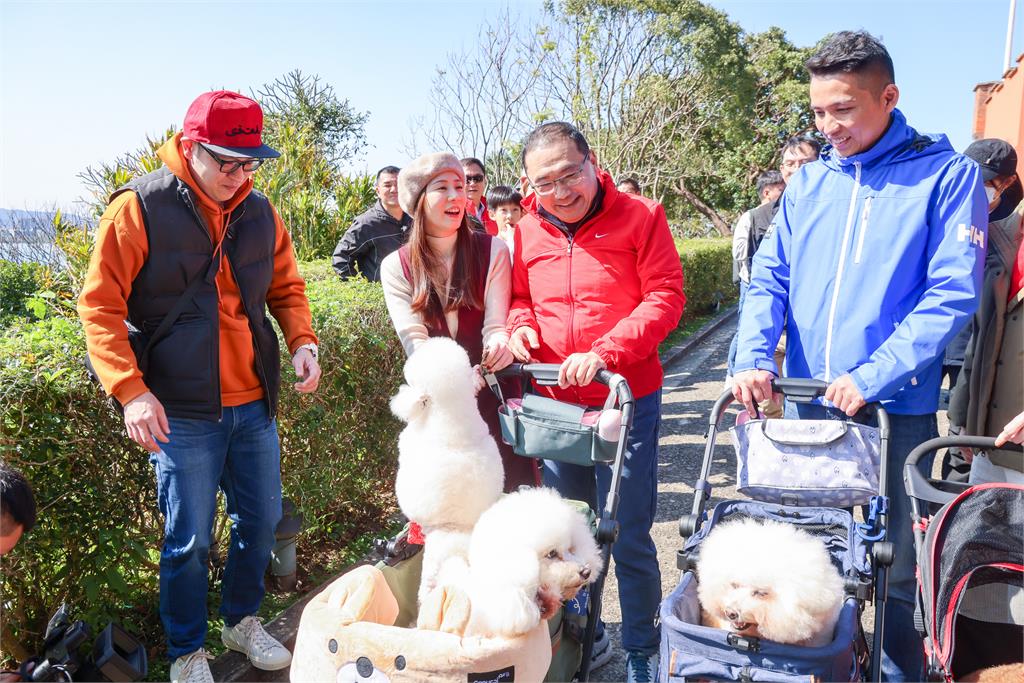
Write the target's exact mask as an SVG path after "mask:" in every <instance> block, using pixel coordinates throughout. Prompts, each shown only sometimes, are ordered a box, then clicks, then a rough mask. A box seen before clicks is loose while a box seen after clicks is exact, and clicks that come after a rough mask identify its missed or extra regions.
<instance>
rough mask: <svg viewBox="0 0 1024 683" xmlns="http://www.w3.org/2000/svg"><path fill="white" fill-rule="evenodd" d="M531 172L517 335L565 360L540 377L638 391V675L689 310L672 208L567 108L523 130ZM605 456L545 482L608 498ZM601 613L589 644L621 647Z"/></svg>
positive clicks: (631, 550)
mask: <svg viewBox="0 0 1024 683" xmlns="http://www.w3.org/2000/svg"><path fill="white" fill-rule="evenodd" d="M521 161H522V164H523V173H524V176H523V181H524V182H528V183H529V184H530V186H531V187H532V188H533V191H534V192H533V194H532V195H531V196H529V197H527V198H526V200H525V201H524V202H523V204H524V211H525V214H524V215H523V218H522V219H521V220H520V221H519V225H518V229H517V230H516V233H515V248H514V250H513V251H514V256H513V263H512V305H511V309H510V311H509V317H508V322H507V328H508V331H509V333H510V336H511V338H510V341H509V348H510V349H511V350H512V353H513V354H514V355H515V356H516V357H517V358H518V359H519V360H520V361H523V362H540V363H558V364H560V369H559V377H558V386H557V387H537V391H538V392H539V393H542V394H544V395H547V396H550V397H552V398H554V399H556V400H559V401H566V402H570V403H576V404H583V405H588V406H597V407H600V406H601V405H602V404H603V403H604V400H605V398H606V397H607V394H608V389H607V388H606V387H604V386H602V385H599V384H596V383H593V379H594V377H595V376H596V375H597V372H598V371H599V370H602V369H606V368H607V369H608V370H611V371H612V372H616V373H619V374H621V375H622V376H624V377H625V378H626V380H627V381H628V382H629V386H630V388H631V389H632V390H633V395H634V396H635V397H636V404H635V412H634V418H633V426H632V429H631V430H630V433H629V442H628V444H627V450H626V461H625V464H624V467H623V477H622V479H621V483H620V489H619V493H620V497H621V500H622V504H621V505H620V506H619V508H618V517H617V519H618V522H619V525H620V530H619V536H618V540H617V541H616V542H615V545H614V546H613V547H612V555H613V556H614V558H615V573H616V576H617V578H618V582H619V604H620V606H621V609H622V648H623V649H624V650H625V651H626V674H627V680H629V681H649V680H652V679H653V677H654V676H655V675H656V673H657V669H658V665H657V659H658V655H657V652H658V646H659V635H658V628H657V625H656V618H657V614H658V605H659V603H660V602H661V576H660V572H659V569H658V558H657V552H656V550H655V546H654V542H653V540H652V539H651V526H652V525H653V523H654V512H655V507H656V505H657V488H658V472H657V465H658V430H659V426H660V424H661V384H662V369H661V362H660V361H659V359H658V344H660V343H661V342H662V341H663V340H664V339H665V337H666V336H667V335H668V333H669V332H671V331H672V330H673V329H675V327H676V325H677V324H678V323H679V318H680V316H681V315H682V313H683V304H684V302H685V297H684V296H683V274H682V269H681V267H680V264H679V255H678V253H677V252H676V249H675V244H674V242H673V240H672V235H671V233H670V232H669V228H668V221H667V220H666V218H665V210H664V209H663V208H662V206H661V205H660V204H658V203H657V202H655V201H653V200H650V199H647V198H645V197H641V196H639V195H635V194H628V193H625V192H620V191H619V190H618V189H617V188H616V187H615V182H614V181H613V180H612V177H611V176H610V175H609V174H608V173H606V172H605V171H603V170H601V169H600V168H599V167H598V165H597V161H596V158H595V156H594V154H593V152H591V151H590V146H589V145H588V144H587V141H586V139H585V138H584V136H583V135H582V134H581V133H580V131H578V130H577V129H576V128H575V127H574V126H572V125H571V124H568V123H563V122H553V123H546V124H544V125H542V126H539V127H538V128H536V129H535V130H534V131H533V132H532V133H530V135H529V136H527V138H526V141H525V142H524V144H523V151H522V157H521ZM610 481H611V468H609V467H608V466H606V465H598V466H596V467H592V468H591V467H582V466H577V465H569V464H565V463H559V462H555V461H552V460H546V461H545V462H544V483H545V484H546V485H548V486H552V487H554V488H556V489H557V490H558V491H559V492H560V493H561V494H562V495H564V496H566V497H568V498H573V499H576V500H585V501H588V502H590V503H591V504H592V505H598V506H599V507H600V508H601V509H603V507H604V504H605V498H606V497H607V495H608V491H609V485H610ZM611 654H612V652H611V647H610V644H609V638H608V634H607V633H606V632H605V630H604V627H603V625H600V624H599V625H598V632H597V636H596V640H595V643H594V652H593V656H592V657H591V667H593V668H596V667H597V666H600V665H602V664H605V663H607V662H608V660H609V659H610V658H611Z"/></svg>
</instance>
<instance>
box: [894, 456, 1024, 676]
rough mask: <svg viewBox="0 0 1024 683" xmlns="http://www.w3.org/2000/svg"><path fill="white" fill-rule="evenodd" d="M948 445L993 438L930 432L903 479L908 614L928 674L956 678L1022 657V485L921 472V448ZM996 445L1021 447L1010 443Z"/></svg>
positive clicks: (1023, 516)
mask: <svg viewBox="0 0 1024 683" xmlns="http://www.w3.org/2000/svg"><path fill="white" fill-rule="evenodd" d="M950 446H959V447H969V448H972V449H975V450H977V451H988V450H991V449H993V448H995V439H990V438H986V437H973V436H949V437H942V438H938V439H931V440H930V441H926V442H924V443H923V444H921V445H920V446H918V447H917V448H915V449H914V450H913V451H911V453H910V455H909V456H908V457H907V463H906V468H905V470H904V477H903V480H904V484H905V485H906V489H907V495H909V496H910V506H911V514H912V516H913V521H914V547H915V550H916V552H917V576H918V595H917V597H918V604H917V612H916V614H915V621H916V622H917V628H918V632H919V633H920V635H921V638H922V639H923V640H924V650H925V662H926V671H927V676H928V680H931V681H954V680H962V678H963V677H964V676H966V675H967V674H970V673H971V672H973V671H977V670H979V669H985V668H988V667H991V666H997V665H1000V664H1011V663H1019V662H1022V661H1024V486H1020V485H1015V484H1001V483H993V484H978V485H974V486H971V485H968V484H958V483H953V482H947V481H942V480H934V479H931V478H930V477H929V476H928V475H929V474H930V472H929V473H924V472H922V471H921V465H920V464H919V463H920V462H921V459H922V458H923V457H924V456H925V455H927V454H928V453H931V452H933V451H935V450H937V449H940V448H947V447H950ZM1000 449H1002V450H1013V451H1018V452H1021V451H1022V448H1021V446H1020V445H1017V444H1007V445H1005V446H1000ZM1011 598H1013V600H1012V602H1011ZM1011 605H1015V606H1011Z"/></svg>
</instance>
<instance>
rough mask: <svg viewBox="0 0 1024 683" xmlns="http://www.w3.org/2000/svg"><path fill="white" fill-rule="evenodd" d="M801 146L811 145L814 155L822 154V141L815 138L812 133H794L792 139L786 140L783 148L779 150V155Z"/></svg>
mask: <svg viewBox="0 0 1024 683" xmlns="http://www.w3.org/2000/svg"><path fill="white" fill-rule="evenodd" d="M801 147H810V148H811V149H813V150H814V156H818V155H819V154H821V143H820V142H818V141H817V140H815V139H814V138H813V137H811V136H810V135H794V136H793V137H791V138H790V139H788V140H786V142H785V143H783V145H782V149H780V150H779V157H780V158H781V157H782V155H783V154H785V153H786V152H788V151H790V150H798V149H800V148H801Z"/></svg>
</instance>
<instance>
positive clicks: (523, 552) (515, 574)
mask: <svg viewBox="0 0 1024 683" xmlns="http://www.w3.org/2000/svg"><path fill="white" fill-rule="evenodd" d="M602 565H603V563H602V560H601V553H600V550H599V549H598V547H597V542H596V541H595V540H594V536H593V533H592V532H591V529H590V525H589V524H588V523H587V519H586V518H585V517H584V516H583V514H581V513H580V512H579V510H577V509H575V508H573V507H572V506H571V505H569V503H567V502H566V501H565V500H564V499H563V498H562V497H561V496H559V495H558V493H557V492H555V491H554V490H553V489H547V488H536V489H522V490H520V491H517V492H516V493H512V494H509V495H507V496H505V497H504V498H502V499H501V500H500V501H498V502H497V503H495V504H494V505H493V506H492V507H491V508H490V509H489V510H487V512H485V513H484V514H483V516H481V517H480V521H478V522H477V523H476V526H475V527H474V528H473V536H472V539H471V541H470V546H469V571H468V579H467V581H466V583H465V584H463V585H466V586H468V590H467V593H468V595H469V601H470V604H471V605H472V612H471V615H470V618H469V624H468V626H467V628H466V634H467V635H480V636H485V637H507V638H514V637H516V636H518V635H521V634H524V633H527V632H529V631H530V630H532V629H533V628H534V627H535V626H536V625H537V624H538V623H539V622H540V620H541V619H548V618H550V617H551V616H552V615H553V614H554V613H555V612H556V611H557V610H558V608H559V607H560V606H561V604H562V602H563V601H565V600H570V599H572V598H573V597H575V596H576V593H577V592H578V591H579V590H580V588H582V587H583V586H584V585H586V584H588V583H592V582H593V581H595V580H596V579H597V577H598V576H599V575H600V573H601V569H602ZM446 569H447V568H446Z"/></svg>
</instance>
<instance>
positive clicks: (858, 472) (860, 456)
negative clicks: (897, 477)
mask: <svg viewBox="0 0 1024 683" xmlns="http://www.w3.org/2000/svg"><path fill="white" fill-rule="evenodd" d="M729 431H730V432H732V435H733V444H734V446H735V448H736V487H737V489H739V491H740V493H742V494H744V495H745V496H748V497H750V498H753V499H755V500H760V501H764V502H768V503H778V504H782V505H815V506H823V507H851V506H854V505H866V504H867V503H868V501H869V500H870V499H871V497H872V496H875V495H877V494H878V469H879V463H880V461H881V442H880V438H879V431H878V429H877V428H876V427H869V426H867V425H862V424H857V423H855V422H850V421H847V420H774V419H760V420H749V421H747V422H745V423H743V424H739V425H737V426H735V427H733V428H732V429H730V430H729Z"/></svg>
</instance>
